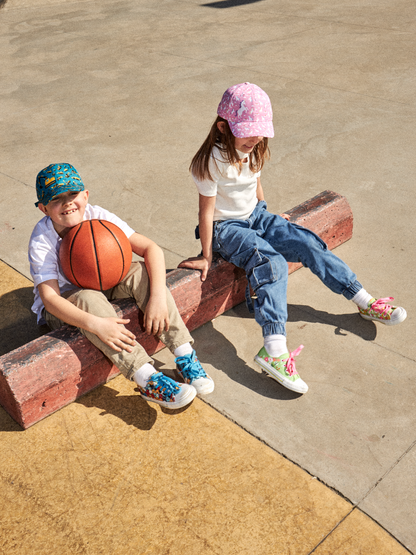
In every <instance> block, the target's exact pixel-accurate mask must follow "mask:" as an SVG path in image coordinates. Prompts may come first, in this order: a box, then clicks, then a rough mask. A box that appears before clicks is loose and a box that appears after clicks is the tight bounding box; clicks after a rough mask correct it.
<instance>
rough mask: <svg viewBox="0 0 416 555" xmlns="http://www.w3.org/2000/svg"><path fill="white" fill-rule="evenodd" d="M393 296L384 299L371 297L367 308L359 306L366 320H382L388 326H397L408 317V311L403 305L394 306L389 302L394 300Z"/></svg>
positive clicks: (361, 314)
mask: <svg viewBox="0 0 416 555" xmlns="http://www.w3.org/2000/svg"><path fill="white" fill-rule="evenodd" d="M393 300H394V298H393V297H385V298H383V299H377V300H376V299H371V301H370V302H369V303H368V307H367V308H365V309H362V308H359V309H358V310H359V312H360V316H361V317H362V318H365V320H373V321H374V322H381V323H382V324H386V326H395V325H396V324H400V322H403V320H405V319H406V316H407V312H406V311H405V309H404V308H402V307H401V306H392V305H390V304H387V303H388V301H393Z"/></svg>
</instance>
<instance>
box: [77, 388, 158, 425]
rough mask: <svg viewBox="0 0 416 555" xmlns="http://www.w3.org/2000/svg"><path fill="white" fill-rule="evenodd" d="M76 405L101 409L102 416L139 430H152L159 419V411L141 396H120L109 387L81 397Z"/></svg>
mask: <svg viewBox="0 0 416 555" xmlns="http://www.w3.org/2000/svg"><path fill="white" fill-rule="evenodd" d="M76 403H78V404H79V405H83V406H84V407H87V408H94V407H95V408H99V409H101V412H100V415H101V416H106V415H107V414H112V415H113V416H116V417H117V418H119V419H120V420H123V421H124V422H125V423H126V424H128V425H129V426H135V427H136V428H138V429H139V430H145V431H146V430H151V429H152V427H153V424H154V423H155V422H156V418H157V411H156V410H155V409H154V408H153V407H152V406H151V405H150V403H147V402H146V401H145V400H144V399H142V398H141V397H140V395H135V394H131V395H120V394H119V393H118V391H116V390H115V389H112V388H111V387H109V386H108V385H102V386H100V387H97V389H94V390H93V391H90V392H89V393H87V394H86V395H83V396H82V397H79V398H78V399H77V400H76Z"/></svg>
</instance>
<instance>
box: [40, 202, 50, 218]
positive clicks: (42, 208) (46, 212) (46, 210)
mask: <svg viewBox="0 0 416 555" xmlns="http://www.w3.org/2000/svg"><path fill="white" fill-rule="evenodd" d="M38 208H39V210H40V211H41V212H43V213H44V214H45V216H47V215H48V209H47V208H46V206H44V205H43V204H42V203H41V202H40V203H39V204H38Z"/></svg>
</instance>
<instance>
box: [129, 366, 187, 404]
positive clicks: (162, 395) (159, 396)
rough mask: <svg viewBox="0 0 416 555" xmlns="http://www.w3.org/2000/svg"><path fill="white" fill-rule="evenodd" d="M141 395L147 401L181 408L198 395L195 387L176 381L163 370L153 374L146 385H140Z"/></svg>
mask: <svg viewBox="0 0 416 555" xmlns="http://www.w3.org/2000/svg"><path fill="white" fill-rule="evenodd" d="M138 388H139V391H140V395H141V396H142V397H143V399H146V401H150V402H152V403H157V404H158V405H161V406H162V407H165V408H167V409H180V408H181V407H185V406H186V405H188V404H189V403H190V402H191V401H192V400H193V399H194V398H195V396H196V390H195V388H194V387H192V386H191V385H188V384H184V383H178V382H175V380H172V379H171V378H168V377H167V376H165V375H164V374H162V372H157V373H155V374H152V375H151V376H150V378H149V379H148V380H147V384H146V386H145V387H141V386H140V385H139V386H138Z"/></svg>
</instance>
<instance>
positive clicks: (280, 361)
mask: <svg viewBox="0 0 416 555" xmlns="http://www.w3.org/2000/svg"><path fill="white" fill-rule="evenodd" d="M302 349H303V345H301V346H300V347H298V348H297V349H296V350H295V351H293V352H292V353H285V354H284V355H282V356H280V357H277V358H274V357H271V356H270V355H269V354H268V353H267V351H266V349H265V348H264V347H262V348H261V349H260V351H259V352H258V354H257V355H256V356H255V357H254V360H255V361H256V362H257V364H259V365H260V366H261V367H262V368H263V370H265V371H266V372H267V373H268V374H269V375H270V376H271V377H272V378H274V379H275V380H277V381H278V382H279V383H280V384H282V385H283V386H284V387H286V388H287V389H290V390H292V391H296V393H306V392H307V391H308V386H307V385H306V383H305V382H304V381H303V380H302V379H301V377H300V376H299V374H298V373H297V370H296V366H295V358H294V357H296V356H298V354H299V353H300V352H301V350H302Z"/></svg>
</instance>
